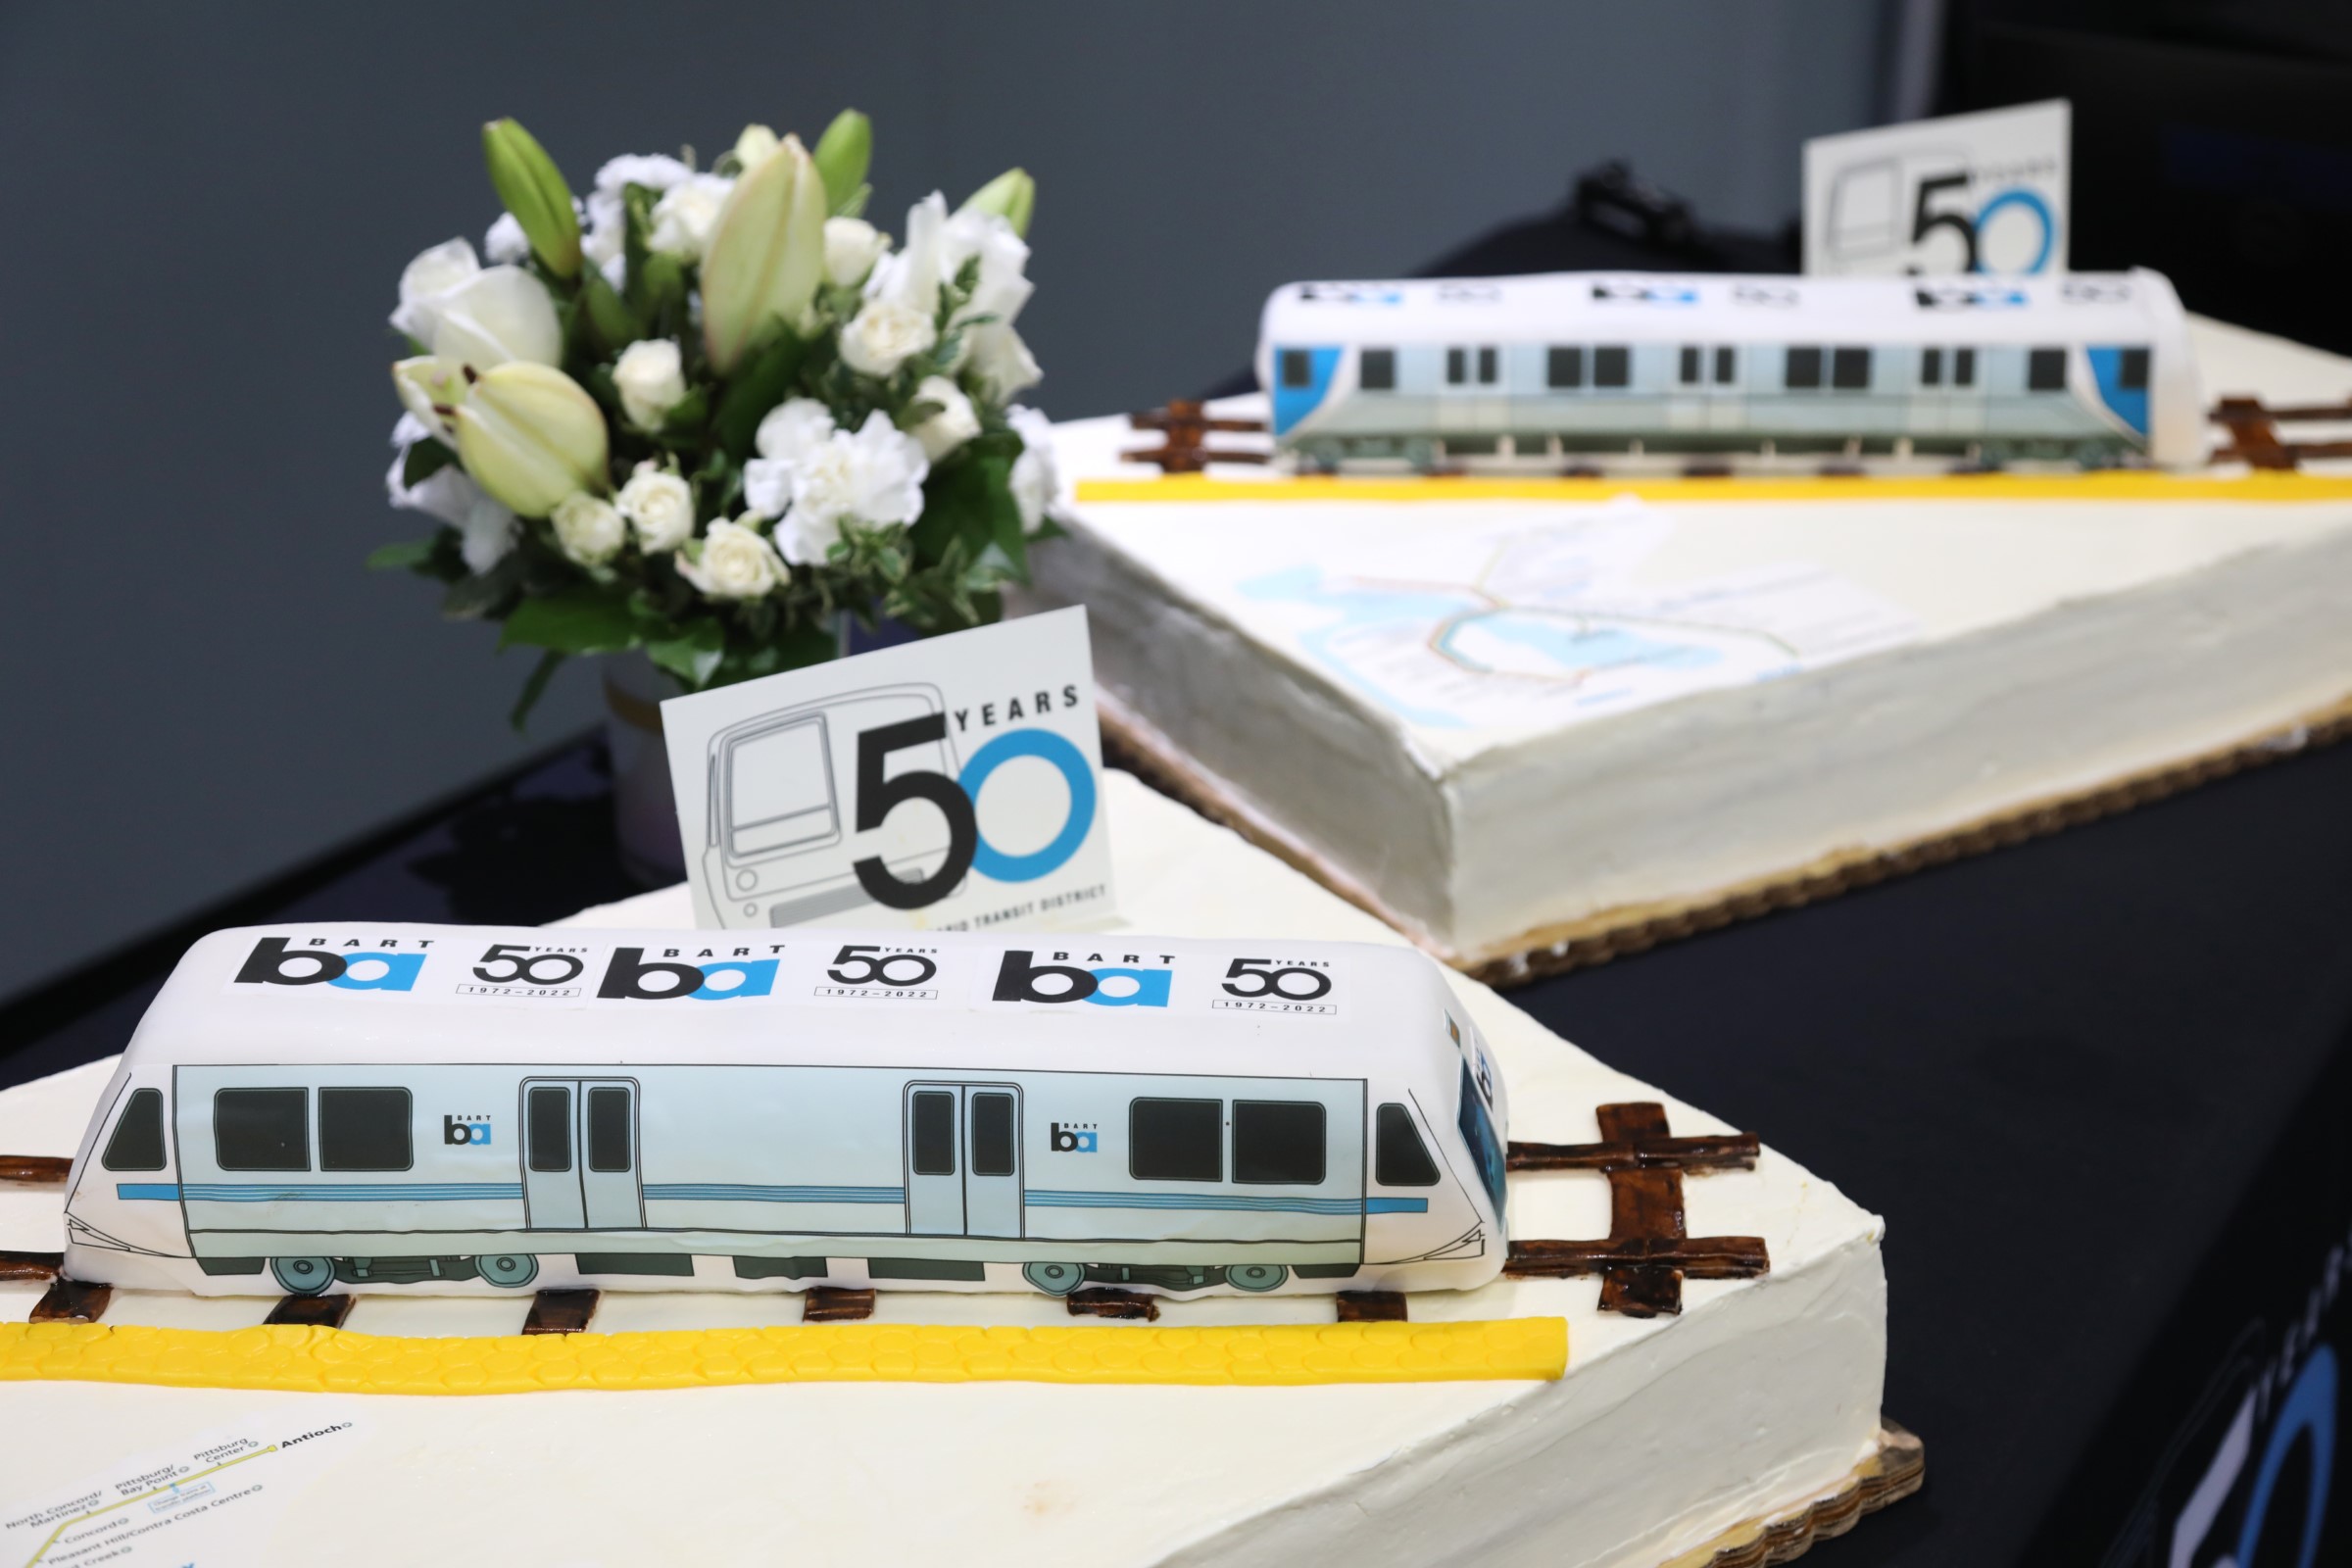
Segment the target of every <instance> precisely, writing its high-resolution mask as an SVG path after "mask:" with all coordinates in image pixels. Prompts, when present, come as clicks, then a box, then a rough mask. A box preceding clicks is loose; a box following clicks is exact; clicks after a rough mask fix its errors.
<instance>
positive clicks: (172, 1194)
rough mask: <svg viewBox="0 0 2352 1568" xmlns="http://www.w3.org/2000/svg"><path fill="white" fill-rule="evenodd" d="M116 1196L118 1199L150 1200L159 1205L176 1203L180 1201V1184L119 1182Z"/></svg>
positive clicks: (116, 1185)
mask: <svg viewBox="0 0 2352 1568" xmlns="http://www.w3.org/2000/svg"><path fill="white" fill-rule="evenodd" d="M115 1196H116V1197H117V1198H128V1199H148V1200H151V1201H155V1202H159V1203H176V1202H178V1201H179V1183H177V1182H117V1183H115Z"/></svg>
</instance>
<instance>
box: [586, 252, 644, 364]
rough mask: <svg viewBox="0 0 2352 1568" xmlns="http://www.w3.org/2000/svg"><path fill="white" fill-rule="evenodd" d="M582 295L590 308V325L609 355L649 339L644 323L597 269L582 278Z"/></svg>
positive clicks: (592, 269)
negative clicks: (639, 340)
mask: <svg viewBox="0 0 2352 1568" xmlns="http://www.w3.org/2000/svg"><path fill="white" fill-rule="evenodd" d="M580 294H581V297H582V299H583V300H584V301H585V302H586V304H587V307H588V324H589V325H590V326H591V327H593V328H595V330H596V337H597V341H598V342H599V343H600V344H602V345H603V347H604V350H605V352H606V353H607V354H617V353H619V352H620V351H621V350H622V349H625V348H627V347H628V346H629V345H630V344H632V343H634V342H636V341H637V340H638V339H639V338H641V337H643V336H645V322H644V320H643V319H641V318H640V317H639V316H638V315H637V313H636V312H635V311H633V310H631V309H629V306H628V302H627V301H625V300H623V299H622V298H621V297H620V296H619V295H618V294H615V293H613V285H612V284H610V283H608V282H606V281H605V276H604V274H603V273H602V272H599V271H598V270H596V269H594V268H590V269H588V270H586V271H585V272H583V273H582V274H581V275H580Z"/></svg>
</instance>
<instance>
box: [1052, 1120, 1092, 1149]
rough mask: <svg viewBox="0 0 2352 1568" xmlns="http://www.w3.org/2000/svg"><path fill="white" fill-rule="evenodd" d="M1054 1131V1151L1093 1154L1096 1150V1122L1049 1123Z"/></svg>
mask: <svg viewBox="0 0 2352 1568" xmlns="http://www.w3.org/2000/svg"><path fill="white" fill-rule="evenodd" d="M1047 1126H1048V1127H1049V1129H1050V1130H1051V1131H1052V1132H1053V1135H1054V1141H1053V1147H1054V1152H1055V1153H1056V1154H1091V1153H1093V1152H1095V1124H1094V1123H1093V1122H1091V1121H1081V1122H1071V1123H1069V1124H1068V1125H1066V1126H1065V1125H1063V1124H1062V1123H1060V1122H1057V1121H1056V1122H1049V1123H1048V1124H1047Z"/></svg>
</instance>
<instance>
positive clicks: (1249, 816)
mask: <svg viewBox="0 0 2352 1568" xmlns="http://www.w3.org/2000/svg"><path fill="white" fill-rule="evenodd" d="M1096 701H1097V706H1098V708H1099V711H1100V712H1101V716H1102V722H1103V746H1104V751H1105V753H1106V760H1109V761H1110V762H1111V763H1113V764H1114V765H1116V766H1119V767H1123V768H1126V769H1127V770H1128V771H1130V772H1133V773H1135V774H1137V775H1138V776H1140V777H1141V778H1143V779H1144V781H1145V782H1147V783H1149V784H1150V785H1152V787H1153V788H1154V789H1156V790H1158V791H1160V792H1161V793H1162V794H1165V795H1171V796H1173V797H1175V798H1176V799H1177V800H1179V801H1182V802H1183V803H1184V804H1185V805H1187V806H1189V807H1191V808H1192V809H1194V810H1196V811H1199V812H1200V813H1201V815H1202V816H1205V817H1207V818H1208V819H1209V820H1211V821H1213V822H1218V823H1221V824H1223V825H1224V826H1226V827H1229V828H1231V829H1232V830H1233V831H1234V832H1236V833H1239V834H1240V835H1241V836H1242V837H1243V838H1245V839H1248V840H1249V841H1250V843H1252V844H1254V845H1256V846H1257V847H1258V848H1259V849H1262V850H1265V851H1266V852H1267V853H1269V854H1271V855H1273V856H1274V857H1276V858H1278V859H1281V860H1283V861H1285V862H1286V863H1288V864H1290V865H1292V866H1294V867H1296V868H1297V869H1299V870H1300V871H1303V872H1305V873H1306V874H1307V875H1308V876H1311V877H1313V878H1314V879H1315V880H1316V881H1317V882H1320V883H1322V884H1323V886H1325V887H1326V888H1329V889H1330V890H1331V891H1332V892H1334V893H1336V894H1338V895H1339V896H1340V897H1341V898H1343V899H1346V900H1347V901H1348V903H1350V904H1352V905H1354V906H1355V907H1358V908H1360V909H1362V910H1364V912H1366V913H1367V914H1370V915H1373V916H1375V917H1376V918H1378V919H1380V920H1382V921H1383V922H1385V923H1387V924H1389V925H1392V926H1394V927H1396V928H1397V930H1398V931H1400V932H1402V933H1403V934H1404V935H1405V936H1407V937H1409V938H1410V939H1411V940H1412V941H1413V942H1414V944H1415V945H1417V946H1419V947H1420V948H1422V949H1423V950H1424V951H1426V952H1428V953H1429V954H1430V955H1431V956H1435V957H1437V958H1439V959H1441V960H1443V961H1445V962H1446V963H1449V964H1451V965H1452V966H1453V967H1455V968H1457V969H1460V970H1462V971H1463V972H1464V973H1466V974H1468V975H1470V976H1471V977H1472V978H1473V979H1476V980H1482V981H1484V982H1485V983H1486V984H1488V985H1491V986H1495V987H1496V988H1498V989H1500V988H1505V987H1509V986H1516V985H1525V984H1526V983H1528V982H1529V981H1531V980H1541V979H1543V978H1544V977H1545V976H1547V975H1555V974H1566V973H1567V972H1568V971H1570V970H1572V969H1584V968H1590V967H1591V966H1593V964H1598V963H1606V962H1608V961H1609V960H1610V959H1611V958H1615V957H1619V956H1623V955H1626V954H1632V953H1641V952H1643V951H1644V950H1646V949H1649V948H1654V947H1656V946H1657V945H1658V944H1659V943H1661V942H1671V941H1674V940H1675V939H1677V938H1680V937H1688V936H1696V935H1697V934H1699V933H1700V932H1702V931H1712V930H1715V929H1716V928H1718V927H1720V926H1726V925H1729V924H1731V923H1732V922H1733V921H1735V920H1747V919H1752V918H1754V917H1755V916H1757V915H1760V914H1769V913H1771V912H1772V911H1773V910H1775V909H1793V908H1796V907H1800V906H1802V905H1807V904H1812V903H1814V902H1816V901H1818V900H1821V899H1829V898H1835V897H1837V896H1838V894H1840V893H1845V892H1849V891H1851V890H1853V889H1855V888H1864V887H1869V886H1870V885H1871V884H1873V883H1876V882H1884V881H1886V880H1887V878H1889V877H1895V876H1901V875H1903V874H1905V873H1907V872H1911V871H1919V870H1925V869H1926V868H1928V867H1929V866H1935V865H1942V864H1944V863H1945V862H1947V861H1950V860H1957V859H1960V858H1963V857H1966V856H1971V855H1982V854H1984V853H1985V851H1987V850H1995V849H2000V848H2002V847H2004V846H2006V845H2011V844H2022V843H2024V842H2025V841H2026V840H2028V839H2034V838H2039V837H2041V836H2042V835H2044V834H2046V833H2055V832H2056V831H2058V830H2059V829H2060V828H2064V827H2072V826H2074V825H2076V824H2077V823H2081V822H2090V821H2095V820H2097V819H2098V818H2100V817H2103V816H2112V815H2114V814H2115V813H2117V812H2119V811H2126V810H2130V809H2131V808H2133V807H2135V806H2145V805H2148V804H2149V803H2151V802H2154V801H2161V800H2163V799H2165V798H2166V797H2168V796H2172V795H2178V794H2179V793H2180V792H2181V791H2182V790H2185V789H2190V788H2193V787H2195V786H2196V785H2199V784H2204V783H2209V782H2211V781H2212V780H2214V779H2220V778H2228V777H2229V775H2230V774H2232V773H2237V772H2242V771H2243V770H2245V769H2246V768H2249V767H2259V766H2261V765H2262V764H2264V763H2266V762H2275V761H2277V760H2279V759H2281V758H2286V757H2294V756H2298V755H2300V754H2302V753H2303V752H2306V751H2310V750H2312V749H2314V748H2317V747H2321V746H2327V745H2330V744H2332V743H2334V742H2336V741H2339V740H2342V739H2344V738H2345V737H2346V736H2347V735H2352V693H2346V694H2345V695H2344V696H2342V697H2340V698H2338V699H2336V700H2335V701H2334V702H2332V703H2330V704H2328V705H2327V706H2326V707H2324V708H2320V709H2317V710H2314V711H2311V712H2308V713H2305V714H2304V715H2302V716H2301V717H2300V718H2297V719H2295V720H2294V721H2292V722H2291V723H2286V724H2280V725H2276V726H2274V727H2272V728H2269V729H2265V730H2262V731H2260V732H2259V733H2257V734H2254V735H2250V736H2247V737H2246V738H2244V739H2242V740H2238V741H2233V742H2230V743H2229V744H2226V745H2223V746H2218V747H2215V748H2213V749H2212V750H2209V751H2206V752H2202V753H2198V754H2195V755H2193V756H2190V757H2187V758H2183V759H2180V760H2175V761H2170V762H2164V763H2160V764H2158V765H2156V766H2154V767H2150V768H2144V769H2141V770H2139V771H2137V772H2133V773H2127V774H2124V775H2123V776H2121V777H2119V778H2115V779H2112V780H2109V781H2108V782H2106V783H2102V784H2097V785H2093V786H2091V787H2090V788H2088V789H2083V790H2077V791H2073V792H2070V793H2062V794H2055V795H2048V796H2043V797H2041V798H2039V799H2037V800H2033V801H2029V802H2027V803H2025V804H2024V805H2022V806H2014V807H2009V808H2006V809H2002V810H1998V811H1994V812H1990V813H1988V814H1986V815H1985V816H1981V817H1978V818H1976V819H1975V820H1973V821H1970V822H1967V823H1964V824H1962V825H1961V826H1959V827H1956V828H1949V829H1945V830H1943V831H1941V832H1936V833H1931V834H1927V835H1924V836H1922V837H1920V838H1915V839H1911V840H1908V841H1907V842H1904V843H1900V844H1895V845H1890V846H1886V847H1883V848H1862V847H1856V848H1852V849H1844V850H1836V851H1833V852H1831V853H1830V854H1828V855H1825V856H1823V857H1821V858H1819V859H1816V860H1814V861H1812V862H1811V863H1810V864H1807V865H1800V866H1796V867H1793V868H1791V869H1789V870H1786V871H1780V872H1774V873H1771V874H1769V875H1766V876H1761V877H1756V878H1753V879H1751V880H1748V881H1745V882H1739V883H1735V884H1733V885H1731V886H1730V887H1726V888H1719V889H1716V890H1715V891H1713V892H1709V893H1702V894H1696V895H1692V896H1689V897H1682V898H1672V899H1660V900H1656V901H1653V902H1649V903H1642V904H1621V905H1618V906H1616V907H1612V908H1607V909H1600V910H1596V911H1595V912H1593V913H1592V914H1588V915H1583V916H1580V917H1579V918H1577V919H1574V920H1564V921H1561V922H1558V923H1557V924H1552V925H1544V926H1539V927H1537V928H1536V929H1534V930H1532V931H1526V932H1522V933H1521V934H1520V935H1518V936H1515V937H1511V938H1508V939H1506V940H1504V941H1501V942H1497V943H1495V944H1493V945H1491V946H1488V947H1485V948H1480V949H1477V950H1474V951H1471V952H1457V951H1455V950H1453V949H1451V948H1448V947H1447V946H1446V944H1444V943H1442V942H1439V941H1437V940H1435V939H1434V938H1432V937H1431V936H1430V935H1429V934H1428V933H1427V932H1424V931H1420V930H1417V929H1415V927H1414V926H1413V925H1412V923H1411V922H1410V921H1408V920H1406V919H1405V918H1404V917H1403V916H1402V915H1399V914H1397V912H1396V911H1395V910H1393V909H1391V908H1390V907H1388V906H1387V905H1386V904H1385V903H1383V902H1382V900H1381V898H1380V896H1379V894H1377V893H1376V892H1374V891H1373V890H1372V889H1371V888H1369V887H1366V886H1365V885H1364V884H1363V883H1361V882H1360V881H1357V880H1356V879H1355V878H1353V877H1351V876H1349V875H1348V873H1346V872H1345V871H1342V870H1341V869H1340V868H1339V867H1337V866H1335V865H1333V864H1332V863H1330V861H1329V860H1327V859H1325V858H1323V857H1322V856H1321V855H1320V854H1319V853H1318V852H1316V851H1315V850H1314V849H1312V848H1310V847H1309V846H1308V845H1307V844H1306V843H1305V842H1304V841H1303V840H1301V839H1299V837H1298V836H1297V835H1296V834H1295V833H1293V832H1292V831H1291V830H1290V829H1288V828H1287V827H1285V826H1283V825H1282V824H1281V823H1279V822H1277V821H1275V820H1274V819H1273V818H1272V817H1271V816H1269V815H1267V814H1266V813H1265V812H1264V811H1262V810H1260V809H1257V808H1255V807H1254V806H1252V805H1250V804H1249V803H1248V802H1246V801H1245V800H1244V799H1243V798H1242V796H1241V794H1240V792H1239V791H1237V790H1236V789H1235V788H1234V787H1233V786H1232V785H1230V784H1228V783H1227V782H1226V781H1225V780H1223V779H1221V778H1219V777H1217V776H1216V775H1215V774H1213V773H1211V772H1209V771H1208V770H1207V769H1206V768H1204V767H1201V765H1200V764H1199V763H1197V762H1195V761H1194V760H1192V759H1191V758H1190V757H1188V756H1186V755H1185V753H1184V751H1183V749H1182V748H1181V747H1179V746H1178V745H1177V744H1176V743H1175V742H1174V741H1173V740H1171V739H1170V738H1169V737H1168V736H1167V735H1165V734H1164V733H1162V732H1161V731H1160V730H1158V729H1157V728H1155V727H1154V726H1152V724H1151V723H1150V722H1149V721H1148V720H1146V719H1144V718H1143V717H1141V716H1140V715H1138V714H1137V713H1136V712H1135V711H1133V710H1131V709H1130V708H1128V707H1127V706H1126V705H1125V704H1124V703H1123V702H1121V701H1120V700H1119V699H1118V698H1117V697H1116V696H1114V695H1113V694H1112V693H1110V692H1109V691H1107V690H1104V689H1103V688H1100V687H1098V688H1097V691H1096Z"/></svg>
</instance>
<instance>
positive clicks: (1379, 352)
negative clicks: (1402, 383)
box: [1355, 349, 1397, 392]
mask: <svg viewBox="0 0 2352 1568" xmlns="http://www.w3.org/2000/svg"><path fill="white" fill-rule="evenodd" d="M1355 384H1356V385H1357V386H1359V387H1362V388H1363V389H1364V390H1365V391H1367V392H1394V391H1396V390H1397V351H1396V350H1395V349H1366V350H1364V352H1363V355H1362V357H1361V358H1359V359H1358V360H1357V361H1356V367H1355Z"/></svg>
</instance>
